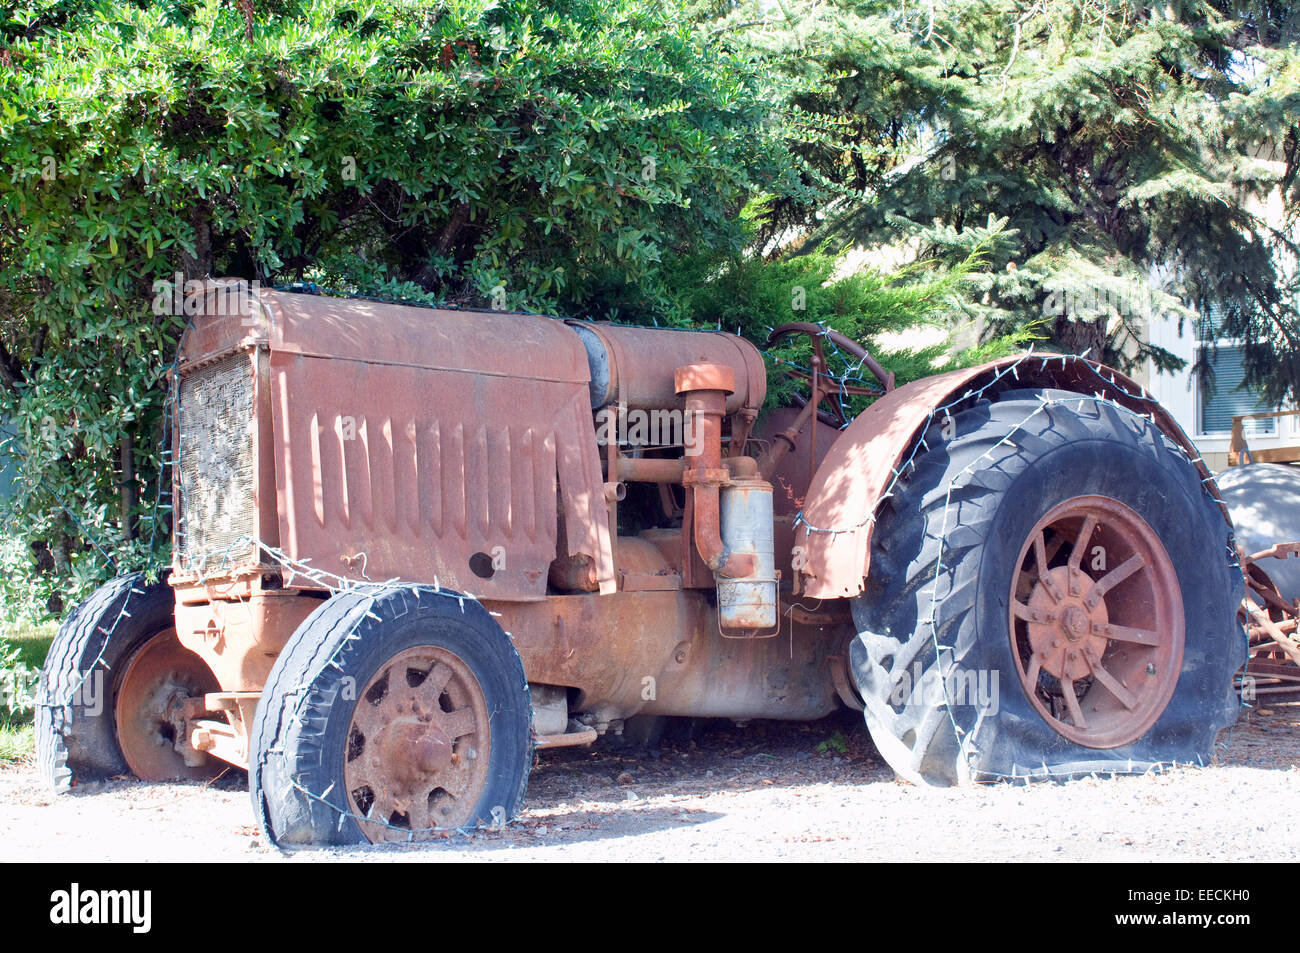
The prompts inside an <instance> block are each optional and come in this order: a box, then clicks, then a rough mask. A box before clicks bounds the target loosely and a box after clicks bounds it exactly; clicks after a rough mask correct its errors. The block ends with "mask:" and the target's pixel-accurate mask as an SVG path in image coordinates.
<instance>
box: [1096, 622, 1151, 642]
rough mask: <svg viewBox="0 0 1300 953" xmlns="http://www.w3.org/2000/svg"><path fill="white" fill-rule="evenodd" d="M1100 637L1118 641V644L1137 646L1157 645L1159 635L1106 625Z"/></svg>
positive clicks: (1147, 631)
mask: <svg viewBox="0 0 1300 953" xmlns="http://www.w3.org/2000/svg"><path fill="white" fill-rule="evenodd" d="M1102 635H1104V636H1106V638H1108V639H1118V640H1119V641H1120V642H1135V643H1137V644H1138V645H1159V644H1160V633H1159V632H1155V631H1153V630H1151V629H1134V628H1131V627H1129V626H1127V625H1110V624H1109V623H1107V625H1106V626H1105V627H1104V628H1103V629H1102Z"/></svg>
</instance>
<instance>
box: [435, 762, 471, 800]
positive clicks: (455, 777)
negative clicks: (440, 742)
mask: <svg viewBox="0 0 1300 953" xmlns="http://www.w3.org/2000/svg"><path fill="white" fill-rule="evenodd" d="M469 766H470V762H469V760H468V759H462V760H461V763H460V764H458V765H455V766H454V767H451V768H448V769H447V770H446V771H444V772H443V773H442V774H441V775H439V776H438V787H440V788H442V789H443V790H444V791H446V792H447V793H448V794H450V795H451V796H452V797H455V798H459V797H464V796H465V792H466V791H467V790H469V782H470V778H471V772H470V767H469Z"/></svg>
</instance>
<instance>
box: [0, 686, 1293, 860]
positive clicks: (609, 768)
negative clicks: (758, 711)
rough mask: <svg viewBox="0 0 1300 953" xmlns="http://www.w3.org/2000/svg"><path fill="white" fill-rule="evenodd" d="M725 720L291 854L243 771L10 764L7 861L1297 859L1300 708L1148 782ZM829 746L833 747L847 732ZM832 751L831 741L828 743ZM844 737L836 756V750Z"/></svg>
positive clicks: (4, 784)
mask: <svg viewBox="0 0 1300 953" xmlns="http://www.w3.org/2000/svg"><path fill="white" fill-rule="evenodd" d="M723 724H725V725H726V726H725V727H718V726H716V725H714V726H710V727H706V728H704V729H703V730H701V731H699V732H697V734H696V736H695V738H694V740H679V741H674V742H665V743H664V744H663V746H662V749H661V750H660V751H659V752H658V753H657V755H652V754H645V753H642V754H637V755H634V754H632V753H628V752H623V753H620V752H617V751H612V750H588V749H570V750H564V751H556V752H551V753H549V754H547V755H546V756H544V757H542V758H541V759H540V761H539V763H538V765H537V766H536V767H535V768H534V771H533V775H532V779H531V781H530V785H529V790H528V799H527V802H526V804H525V810H524V813H523V816H522V817H521V818H520V820H519V821H517V822H516V823H515V824H513V825H511V826H510V827H509V828H508V829H506V830H505V831H499V832H498V831H493V832H483V833H476V834H472V835H461V834H454V835H449V836H448V837H447V838H446V839H444V840H440V841H437V842H435V843H433V844H426V845H420V846H417V847H412V848H407V847H400V848H385V849H375V848H367V849H355V850H353V849H348V850H341V849H340V850H312V851H300V852H297V853H294V854H289V855H286V854H282V853H280V852H279V851H277V850H275V849H274V848H273V847H271V846H269V845H268V844H267V842H266V839H265V838H264V837H262V836H261V834H260V832H259V831H258V829H257V827H256V826H255V823H254V819H253V815H252V809H251V807H250V806H249V803H248V795H247V792H246V791H245V789H244V784H245V778H244V776H243V774H242V772H234V771H232V772H231V774H230V775H229V776H227V777H225V778H223V779H219V780H217V781H216V782H213V783H210V784H206V785H200V784H144V783H140V782H135V781H130V780H114V781H107V782H102V783H95V784H88V785H85V786H79V787H78V788H77V790H76V793H74V794H70V795H66V796H62V797H55V796H53V795H51V794H49V793H48V792H47V791H46V790H45V789H44V788H43V787H42V785H41V784H40V782H39V781H38V780H37V777H36V772H35V770H34V769H33V767H32V766H31V765H17V766H10V767H8V768H5V769H3V770H0V859H3V860H14V861H31V860H35V861H64V862H87V861H114V862H120V861H159V860H163V861H214V860H215V861H221V860H228V861H229V860H234V861H266V862H286V861H287V862H305V861H306V862H314V861H323V860H350V861H355V860H383V861H391V860H419V861H429V860H482V861H504V860H576V861H657V860H669V861H708V860H784V859H790V860H842V861H846V860H852V861H876V860H880V861H910V860H923V861H935V860H940V861H951V860H956V861H980V860H1062V861H1171V860H1179V861H1189V860H1191V861H1234V862H1242V861H1289V860H1295V859H1296V858H1297V856H1300V832H1298V831H1297V830H1296V828H1295V826H1294V825H1293V824H1292V822H1291V815H1290V813H1289V812H1288V811H1286V810H1280V809H1281V808H1285V806H1287V805H1290V804H1292V803H1294V800H1295V794H1296V790H1297V782H1298V781H1300V705H1277V706H1274V707H1272V708H1261V709H1259V710H1257V711H1250V712H1247V713H1244V714H1243V716H1242V718H1241V720H1240V721H1239V722H1238V723H1237V725H1236V726H1235V727H1234V728H1232V729H1230V730H1229V731H1226V732H1224V733H1223V735H1222V736H1221V737H1220V739H1219V740H1220V748H1221V750H1220V754H1219V757H1218V759H1217V760H1216V763H1215V764H1213V765H1211V766H1209V767H1205V768H1178V769H1173V770H1168V771H1165V772H1163V773H1160V774H1152V775H1148V776H1145V777H1127V778H1109V777H1107V778H1086V779H1083V780H1079V781H1072V782H1069V783H1064V784H1060V783H1056V784H1052V783H1035V784H1031V785H1027V786H1025V785H1009V784H1002V785H990V786H981V787H976V788H967V789H933V788H918V787H914V786H912V785H910V784H907V783H905V782H902V781H899V780H897V779H895V777H894V776H893V774H892V772H891V771H890V770H889V768H888V767H887V766H886V765H884V764H883V763H882V762H881V760H880V758H879V756H878V755H877V754H876V752H875V750H874V749H873V748H872V747H871V742H870V740H869V739H868V738H867V735H866V732H865V730H864V729H862V728H860V727H856V726H855V725H854V724H853V723H850V722H848V721H845V720H844V719H835V718H831V719H827V720H824V721H821V722H816V723H812V724H781V723H777V722H754V723H752V724H751V725H750V726H748V727H747V728H743V729H741V728H734V727H731V726H730V724H729V723H723ZM832 739H833V743H829V744H823V743H824V742H832ZM819 745H821V746H822V750H821V751H819V750H818V746H819ZM840 748H845V749H846V750H844V751H840V750H838V749H840Z"/></svg>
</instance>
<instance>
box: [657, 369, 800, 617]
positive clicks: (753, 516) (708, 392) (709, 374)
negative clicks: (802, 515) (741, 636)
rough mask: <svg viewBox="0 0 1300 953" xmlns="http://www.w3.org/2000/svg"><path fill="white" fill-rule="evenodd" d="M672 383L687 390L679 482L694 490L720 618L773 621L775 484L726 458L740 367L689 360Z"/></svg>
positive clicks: (700, 546)
mask: <svg viewBox="0 0 1300 953" xmlns="http://www.w3.org/2000/svg"><path fill="white" fill-rule="evenodd" d="M673 385H674V387H675V389H676V391H677V393H678V394H683V395H685V398H686V421H687V424H688V426H689V427H690V439H689V440H688V446H687V451H686V459H685V468H684V470H683V472H682V485H683V486H684V487H686V488H687V490H688V491H689V492H690V493H691V498H692V507H691V518H692V521H693V523H694V528H695V534H694V535H695V548H696V549H697V550H698V551H699V553H700V558H701V559H703V560H704V562H705V565H707V566H708V567H709V568H710V569H711V570H713V578H714V580H715V582H716V583H717V587H718V613H719V623H720V624H721V625H722V627H723V628H729V629H754V628H771V627H772V626H774V625H776V596H777V592H776V588H777V580H776V569H775V566H776V561H775V557H774V555H773V540H772V527H773V518H772V486H771V484H769V483H766V482H764V481H763V480H761V479H758V476H757V472H756V468H755V467H753V466H749V467H746V466H743V465H738V466H736V467H735V469H736V475H735V478H734V479H733V475H732V473H731V472H730V471H729V470H728V469H726V468H725V467H724V466H723V465H722V418H723V417H724V416H725V415H726V405H727V395H728V394H730V393H732V391H733V390H734V388H735V372H734V371H733V370H732V369H731V368H730V367H727V366H726V365H723V364H707V363H702V364H685V365H683V366H681V367H679V368H677V371H676V373H675V374H674V375H673ZM733 459H734V460H735V463H736V464H739V463H740V460H739V459H738V458H733ZM749 462H750V463H751V464H752V461H749Z"/></svg>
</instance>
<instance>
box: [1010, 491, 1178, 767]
mask: <svg viewBox="0 0 1300 953" xmlns="http://www.w3.org/2000/svg"><path fill="white" fill-rule="evenodd" d="M1017 566H1018V569H1017V572H1016V576H1015V579H1014V580H1013V582H1012V590H1011V612H1010V628H1011V642H1012V647H1013V649H1014V652H1015V656H1016V662H1017V666H1018V670H1019V675H1020V679H1021V683H1022V684H1023V686H1024V688H1025V691H1026V693H1027V694H1028V695H1029V697H1030V700H1031V701H1032V702H1033V704H1034V707H1035V708H1036V709H1037V710H1038V712H1039V714H1041V715H1042V716H1043V717H1044V718H1046V719H1047V720H1048V722H1049V723H1050V724H1051V725H1052V727H1053V728H1054V729H1055V730H1056V731H1057V732H1058V733H1060V734H1061V735H1063V736H1065V737H1066V738H1068V739H1070V740H1071V741H1074V742H1076V743H1078V744H1081V745H1084V746H1086V747H1090V748H1114V747H1118V746H1120V745H1123V744H1128V743H1129V742H1131V741H1134V740H1136V739H1137V738H1139V737H1141V735H1142V734H1144V733H1145V732H1146V731H1147V730H1148V729H1149V728H1150V727H1151V726H1152V725H1153V724H1155V722H1156V719H1157V718H1159V717H1160V714H1161V713H1162V712H1163V711H1164V709H1165V706H1166V705H1168V704H1169V699H1170V697H1171V696H1172V695H1173V690H1174V686H1175V685H1176V684H1177V681H1178V673H1179V670H1180V669H1181V667H1182V654H1183V637H1184V626H1183V621H1184V620H1183V610H1182V598H1181V590H1180V589H1179V587H1178V577H1177V574H1176V573H1175V571H1174V566H1173V563H1172V561H1171V560H1170V559H1169V555H1168V553H1166V552H1165V549H1164V546H1163V545H1162V544H1161V542H1160V539H1159V537H1158V536H1157V535H1156V534H1155V532H1154V531H1153V530H1152V529H1151V527H1150V526H1148V525H1147V523H1146V521H1145V520H1143V519H1142V517H1140V516H1139V515H1138V514H1137V513H1136V512H1134V511H1133V510H1132V509H1130V508H1129V507H1127V506H1125V505H1124V504H1122V503H1120V502H1119V501H1117V500H1113V499H1110V498H1108V497H1100V496H1082V497H1076V498H1075V499H1072V500H1067V501H1066V502H1064V503H1062V504H1060V505H1059V506H1057V507H1054V508H1053V509H1052V510H1051V511H1050V512H1049V513H1048V514H1047V515H1046V516H1044V517H1043V519H1041V520H1040V521H1039V522H1038V524H1037V525H1036V526H1035V527H1034V529H1033V530H1032V532H1031V533H1030V534H1029V539H1028V540H1027V541H1026V543H1025V545H1024V547H1023V549H1022V550H1021V553H1020V560H1019V562H1018V563H1017Z"/></svg>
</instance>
